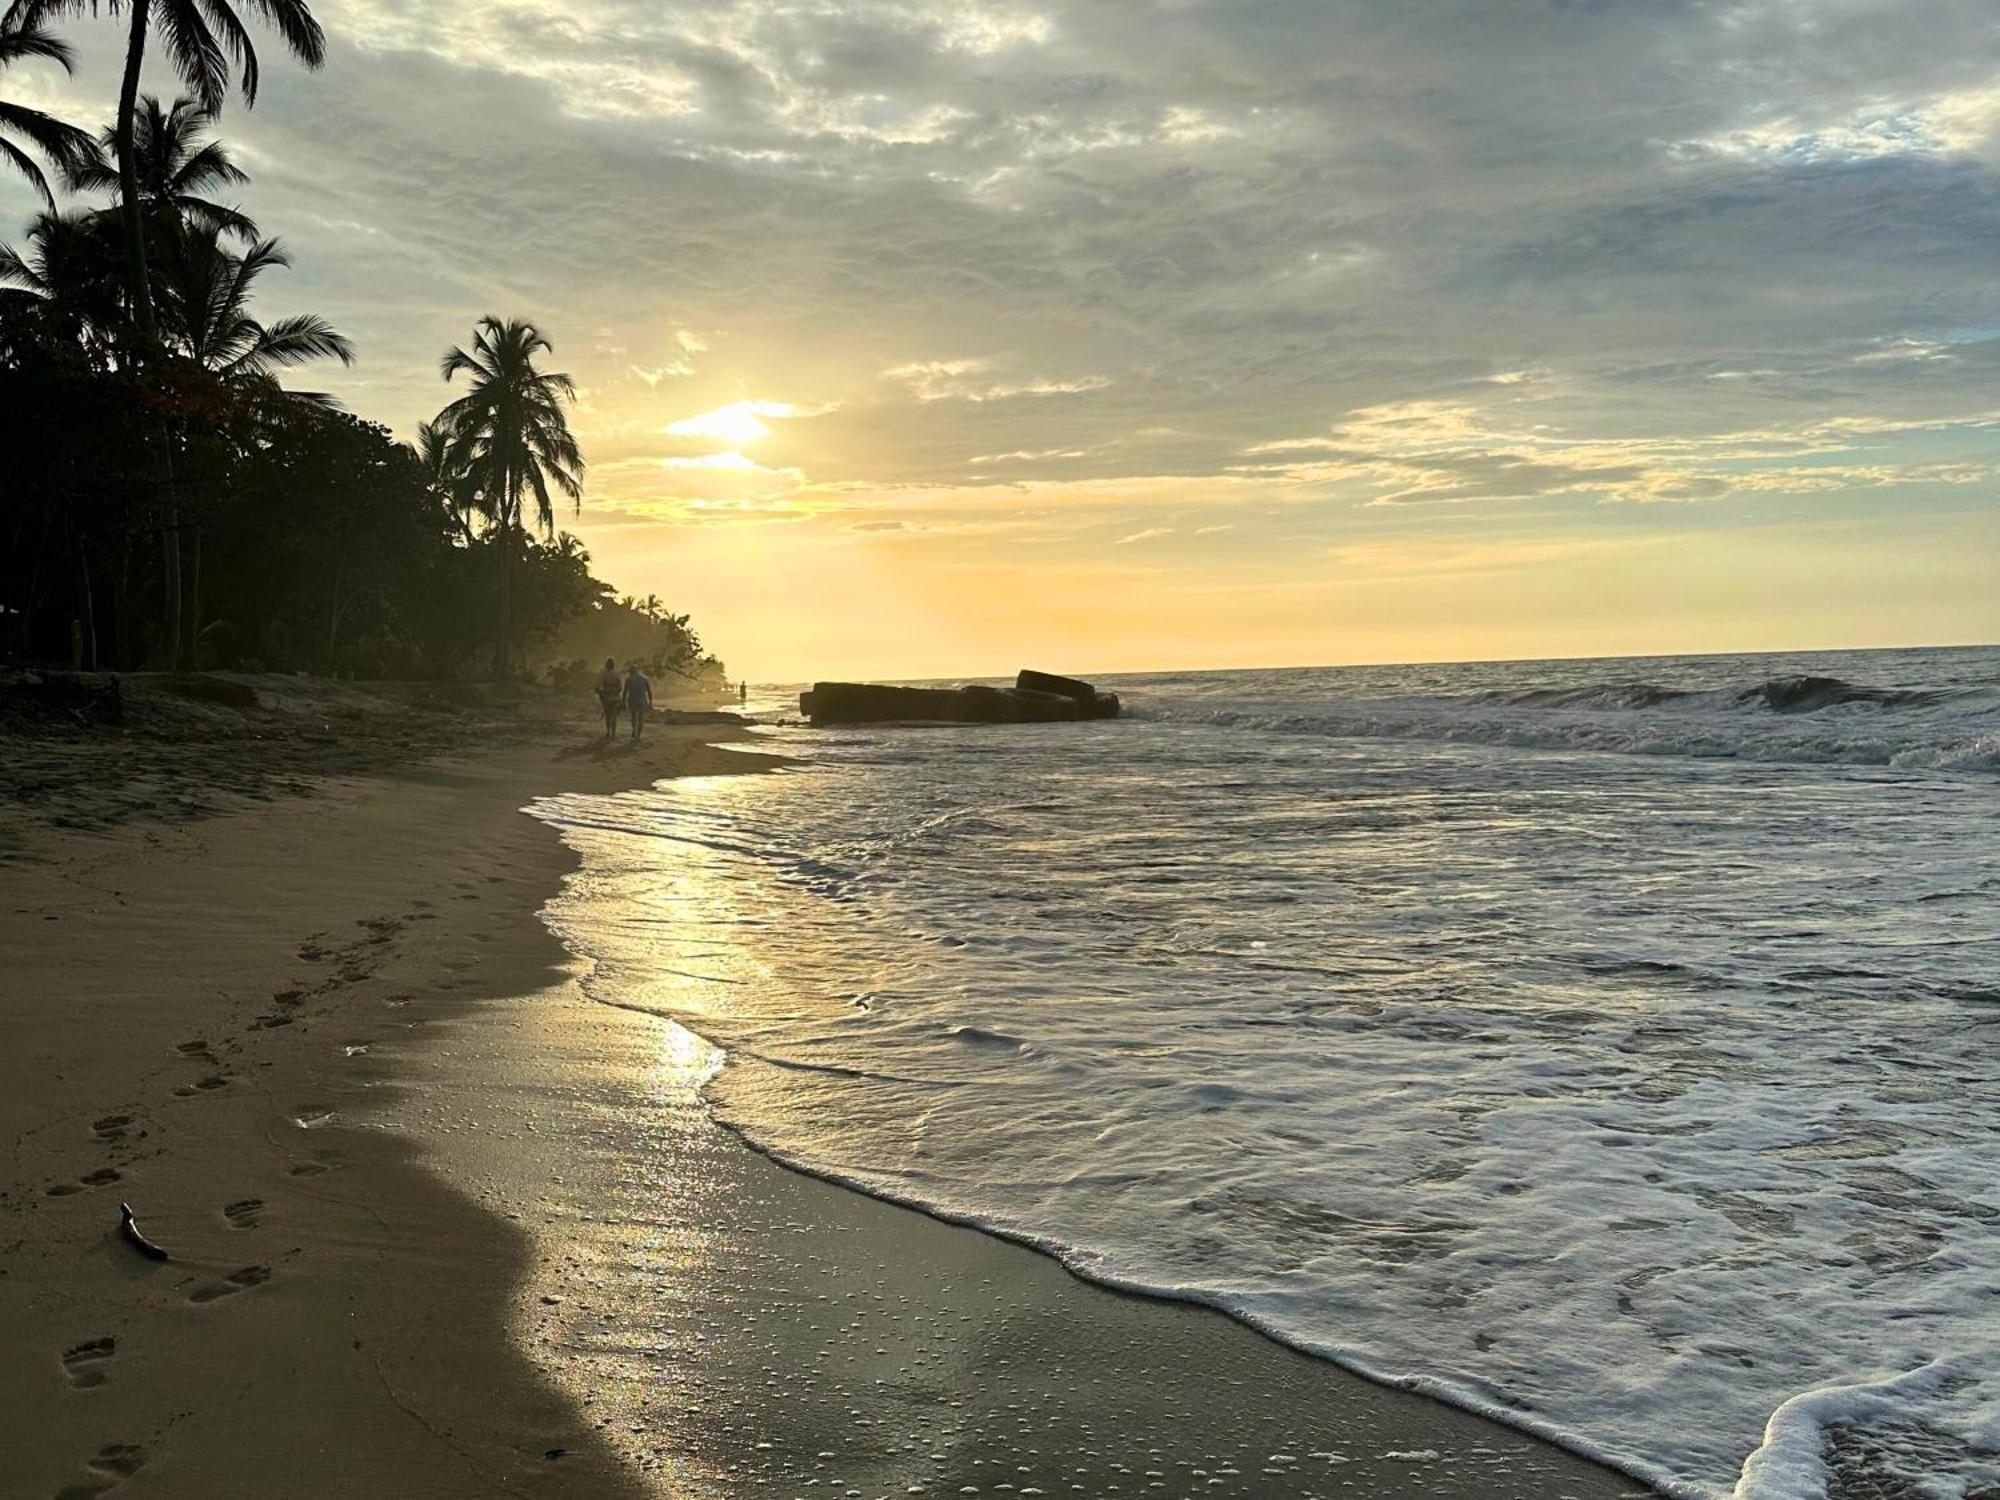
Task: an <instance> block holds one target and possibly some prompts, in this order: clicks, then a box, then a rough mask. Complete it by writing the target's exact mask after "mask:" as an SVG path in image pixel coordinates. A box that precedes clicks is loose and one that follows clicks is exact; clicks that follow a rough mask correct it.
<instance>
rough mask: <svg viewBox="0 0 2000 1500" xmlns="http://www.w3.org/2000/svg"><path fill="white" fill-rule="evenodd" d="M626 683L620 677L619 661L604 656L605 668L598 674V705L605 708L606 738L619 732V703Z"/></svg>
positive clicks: (623, 695) (621, 700)
mask: <svg viewBox="0 0 2000 1500" xmlns="http://www.w3.org/2000/svg"><path fill="white" fill-rule="evenodd" d="M624 697H625V684H624V683H623V682H621V681H620V680H619V677H618V661H617V658H615V657H610V656H607V657H605V658H604V670H603V671H602V672H599V673H598V674H597V706H598V707H599V708H601V709H603V710H604V738H605V739H606V740H609V739H610V738H611V736H612V735H614V734H616V733H617V732H618V705H619V704H620V703H621V702H623V701H624Z"/></svg>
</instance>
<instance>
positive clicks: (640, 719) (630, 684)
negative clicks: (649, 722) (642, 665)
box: [625, 661, 653, 740]
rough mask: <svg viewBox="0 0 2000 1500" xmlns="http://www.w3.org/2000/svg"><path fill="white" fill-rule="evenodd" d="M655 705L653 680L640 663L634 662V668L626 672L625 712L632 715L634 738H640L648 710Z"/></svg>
mask: <svg viewBox="0 0 2000 1500" xmlns="http://www.w3.org/2000/svg"><path fill="white" fill-rule="evenodd" d="M652 706H653V682H652V679H651V678H649V677H648V676H647V675H646V674H645V673H644V672H641V671H640V670H639V664H638V663H637V662H636V661H635V662H633V663H632V669H631V670H630V671H629V672H627V673H626V674H625V712H626V713H628V714H630V715H631V716H632V738H633V739H634V740H637V739H638V738H639V731H640V730H642V729H644V728H645V727H646V711H647V710H648V709H650V708H651V707H652Z"/></svg>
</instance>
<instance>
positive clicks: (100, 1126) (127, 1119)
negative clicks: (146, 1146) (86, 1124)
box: [90, 1115, 132, 1145]
mask: <svg viewBox="0 0 2000 1500" xmlns="http://www.w3.org/2000/svg"><path fill="white" fill-rule="evenodd" d="M131 1123H132V1117H131V1116H130V1115H106V1116H105V1117H104V1118H103V1119H101V1120H99V1121H97V1122H96V1123H95V1124H93V1125H92V1126H91V1127H90V1129H91V1133H92V1134H94V1135H95V1136H96V1137H97V1138H98V1139H99V1140H100V1141H103V1142H105V1143H106V1144H107V1145H108V1144H109V1143H111V1142H112V1141H122V1140H124V1139H125V1127H126V1126H128V1125H130V1124H131Z"/></svg>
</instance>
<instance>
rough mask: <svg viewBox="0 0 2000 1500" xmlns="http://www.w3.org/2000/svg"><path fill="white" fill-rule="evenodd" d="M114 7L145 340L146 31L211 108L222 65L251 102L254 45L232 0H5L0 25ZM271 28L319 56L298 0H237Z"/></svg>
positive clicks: (127, 206) (123, 146)
mask: <svg viewBox="0 0 2000 1500" xmlns="http://www.w3.org/2000/svg"><path fill="white" fill-rule="evenodd" d="M100 3H101V4H103V5H104V6H105V8H106V9H108V10H110V11H111V12H112V14H114V15H116V14H117V13H118V12H119V11H120V10H121V9H122V10H124V11H126V12H127V13H128V17H127V24H126V41H125V76H124V79H123V80H122V82H121V83H120V85H119V89H118V123H117V126H116V127H115V136H116V139H115V142H114V146H115V150H116V153H117V158H118V197H119V218H120V223H121V225H122V227H123V230H124V238H125V276H126V284H127V286H128V287H129V288H130V292H131V298H132V309H133V313H134V315H135V317H136V318H137V320H138V323H139V329H140V332H141V333H142V334H143V335H145V337H146V338H148V339H149V340H150V339H152V338H153V337H154V336H155V334H156V331H157V326H158V325H157V322H156V320H155V318H154V313H153V297H152V286H151V284H150V283H149V282H148V280H147V277H146V237H145V231H144V227H143V224H142V221H141V219H140V213H139V200H140V190H139V176H138V160H137V152H136V150H135V138H136V135H137V126H136V121H137V117H138V109H139V72H140V69H141V68H142V67H143V66H144V63H145V60H146V37H147V34H148V32H149V31H151V30H154V29H157V30H158V32H159V34H160V40H161V42H163V43H164V44H165V46H166V49H167V59H168V61H169V62H171V63H172V64H173V68H174V71H175V72H176V73H178V74H179V75H180V77H181V81H182V82H183V83H184V84H186V85H187V90H188V92H189V93H190V94H192V95H193V96H194V99H195V102H196V103H197V104H198V105H200V107H201V108H202V109H204V110H206V111H207V112H208V113H210V114H211V115H212V114H214V113H216V112H217V111H218V110H220V109H221V108H222V101H223V98H224V96H225V95H226V94H227V93H228V89H229V72H230V65H231V64H232V63H234V64H235V67H236V69H237V74H238V78H237V85H238V88H239V89H240V90H241V92H242V94H243V102H244V103H245V104H255V103H256V102H257V80H258V68H257V49H256V48H255V47H254V46H253V45H252V44H251V41H250V33H249V31H248V30H247V29H245V27H244V25H243V19H242V17H241V16H240V15H238V13H237V5H236V4H232V0H13V4H12V5H11V6H10V7H9V8H8V11H7V14H6V16H5V17H4V18H0V27H21V28H35V27H38V26H39V25H40V23H41V22H42V21H43V20H44V19H45V18H47V17H49V16H65V15H76V14H79V13H81V12H82V11H83V10H85V9H86V8H88V9H90V10H92V11H95V10H96V9H97V7H98V5H99V4H100ZM237 3H238V4H241V5H242V8H243V9H245V10H248V11H250V12H252V13H254V14H256V15H258V16H261V17H262V18H263V19H264V20H265V21H267V22H268V23H270V24H271V25H272V26H274V27H275V28H277V31H278V34H279V35H280V36H281V37H283V38H284V42H285V47H286V49H287V50H288V51H289V52H290V53H291V54H292V56H294V57H296V58H297V59H298V60H299V61H300V62H301V63H303V64H305V66H307V67H308V68H317V67H318V66H319V65H320V63H321V62H323V61H324V60H325V58H326V35H325V33H324V32H322V31H321V30H320V25H319V22H317V21H315V20H314V19H313V14H312V10H311V8H310V7H308V6H307V5H306V3H305V0H237Z"/></svg>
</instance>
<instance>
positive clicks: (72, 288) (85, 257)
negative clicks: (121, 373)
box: [0, 212, 125, 362]
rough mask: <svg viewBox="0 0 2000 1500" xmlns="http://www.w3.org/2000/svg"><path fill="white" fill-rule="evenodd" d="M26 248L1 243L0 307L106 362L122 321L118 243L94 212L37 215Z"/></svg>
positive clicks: (123, 320)
mask: <svg viewBox="0 0 2000 1500" xmlns="http://www.w3.org/2000/svg"><path fill="white" fill-rule="evenodd" d="M24 244H25V249H24V250H16V249H15V248H14V247H13V246H12V245H0V305H4V306H6V307H8V308H10V309H11V310H13V311H15V312H19V313H21V314H24V315H27V316H30V317H32V318H33V320H34V322H35V324H36V326H38V327H40V328H41V329H42V330H43V332H44V334H45V335H50V336H53V337H55V338H56V339H57V340H59V341H61V342H64V343H68V344H71V345H75V346H81V347H82V348H84V349H85V350H86V351H87V352H88V353H89V354H90V355H91V356H92V357H93V358H94V359H96V360H98V361H100V362H102V361H105V360H108V359H109V357H110V354H111V351H112V349H113V348H114V347H115V345H116V343H117V340H118V336H119V333H120V331H121V330H122V329H123V327H124V323H125V310H124V306H123V301H122V298H121V296H120V287H121V284H122V283H121V281H120V278H119V274H118V272H119V265H118V259H119V257H118V246H117V243H116V242H115V241H114V240H113V239H112V238H111V237H110V236H109V235H108V234H106V232H105V225H104V221H103V219H102V218H101V217H100V216H99V215H97V214H93V213H87V212H72V213H66V214H63V213H41V214H37V215H36V216H35V218H34V220H33V221H32V222H31V223H30V224H29V225H28V235H27V239H26V241H25V242H24Z"/></svg>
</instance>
